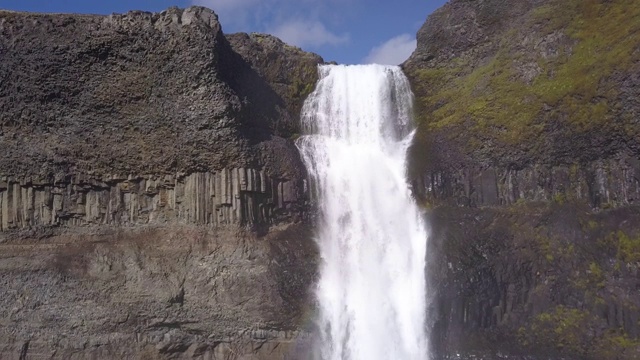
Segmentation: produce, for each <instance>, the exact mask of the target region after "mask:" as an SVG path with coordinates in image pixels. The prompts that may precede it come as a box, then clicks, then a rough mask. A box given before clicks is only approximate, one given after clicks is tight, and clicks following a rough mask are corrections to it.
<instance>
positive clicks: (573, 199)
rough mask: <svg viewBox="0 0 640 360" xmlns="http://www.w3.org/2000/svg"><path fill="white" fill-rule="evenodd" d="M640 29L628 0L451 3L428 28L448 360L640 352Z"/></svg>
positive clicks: (432, 161)
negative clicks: (455, 356)
mask: <svg viewBox="0 0 640 360" xmlns="http://www.w3.org/2000/svg"><path fill="white" fill-rule="evenodd" d="M639 30H640V8H638V6H637V3H636V2H635V1H629V0H614V1H599V0H594V1H573V0H571V1H556V0H517V1H503V0H452V1H450V2H449V3H448V4H446V5H445V6H443V7H442V8H441V9H439V10H437V11H436V12H434V13H433V14H432V15H431V16H430V17H429V18H428V19H427V21H426V23H425V24H424V26H423V27H422V28H421V29H420V31H419V33H418V46H417V49H416V51H415V52H414V54H413V55H412V56H411V58H410V59H409V60H407V62H406V63H405V64H403V67H404V70H405V71H406V73H407V75H408V77H409V78H410V81H411V83H412V87H413V89H414V92H415V95H416V107H417V120H418V132H417V135H416V138H415V142H414V144H413V148H412V150H411V154H410V160H409V161H410V181H412V183H413V189H414V193H415V194H416V196H417V197H418V198H419V199H420V200H421V201H423V202H425V204H427V205H428V206H429V207H430V208H431V210H430V214H431V219H432V226H433V235H432V240H431V243H430V257H431V259H432V260H431V262H430V274H431V275H432V277H431V281H432V289H433V299H432V307H433V311H432V315H433V317H434V318H433V321H434V330H433V332H432V334H433V344H434V349H435V350H436V352H437V353H438V354H439V355H442V356H448V355H451V354H456V353H463V354H476V355H480V356H482V357H483V358H501V357H500V356H512V357H515V358H518V357H524V356H525V355H529V356H540V357H542V358H548V357H552V358H554V357H559V358H571V359H637V358H639V357H640V339H639V338H638V335H639V334H638V313H637V311H638V308H640V298H639V297H638V293H637V288H638V283H637V282H638V278H637V265H638V260H639V258H638V256H637V255H638V252H637V250H638V249H640V226H638V224H639V223H640V218H638V214H639V210H638V206H639V205H640V202H639V201H640V176H638V174H639V173H638V169H639V168H638V164H640V143H639V139H640V119H639V117H638V114H639V112H640V107H639V104H638V101H637V99H638V96H637V95H638V93H637V88H638V86H636V84H637V79H638V76H637V74H638V73H639V72H640V51H639V49H640V36H639V34H640V32H639ZM509 358H510V357H509Z"/></svg>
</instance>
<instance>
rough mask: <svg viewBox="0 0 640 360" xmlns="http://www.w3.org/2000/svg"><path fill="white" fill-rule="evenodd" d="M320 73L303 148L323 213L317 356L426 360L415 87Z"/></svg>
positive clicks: (364, 75)
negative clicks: (414, 167)
mask: <svg viewBox="0 0 640 360" xmlns="http://www.w3.org/2000/svg"><path fill="white" fill-rule="evenodd" d="M319 74H320V80H319V82H318V84H317V86H316V89H315V91H314V92H313V93H312V94H311V95H310V96H309V98H308V99H307V101H306V102H305V105H304V108H303V111H302V121H303V127H304V130H305V134H306V135H303V136H302V137H301V138H299V139H298V140H297V145H298V147H299V149H300V151H301V153H302V156H303V159H304V161H305V164H306V166H307V169H308V170H309V173H310V179H311V181H310V183H311V184H310V186H311V190H312V192H313V194H314V196H315V198H316V200H317V202H318V204H319V209H320V220H319V221H320V224H318V229H319V232H318V234H317V242H318V245H319V248H320V253H321V256H322V265H321V269H320V280H319V283H318V287H317V290H316V295H317V299H318V303H319V311H320V314H319V319H318V321H319V328H320V332H321V351H320V357H321V359H322V360H417V359H427V358H428V343H427V336H426V333H425V311H426V304H425V302H426V301H425V299H426V283H425V255H426V254H425V253H426V242H427V230H426V225H425V223H424V221H423V220H422V216H421V213H420V210H419V209H418V207H417V206H416V204H415V202H414V201H413V199H412V197H411V193H410V190H409V187H408V184H407V182H406V152H407V148H408V146H409V143H410V141H411V138H412V118H411V115H412V94H411V90H410V88H409V83H408V81H407V79H406V78H405V76H404V74H403V73H402V71H401V70H400V68H398V67H394V66H382V65H355V66H342V65H327V66H321V67H320V69H319Z"/></svg>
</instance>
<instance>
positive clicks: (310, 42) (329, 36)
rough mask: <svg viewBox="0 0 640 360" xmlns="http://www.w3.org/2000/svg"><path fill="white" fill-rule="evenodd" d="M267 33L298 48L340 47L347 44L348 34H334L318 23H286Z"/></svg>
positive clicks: (295, 21)
mask: <svg viewBox="0 0 640 360" xmlns="http://www.w3.org/2000/svg"><path fill="white" fill-rule="evenodd" d="M268 32H269V33H270V34H273V35H275V36H277V37H279V38H280V39H282V41H284V42H286V43H289V44H292V45H296V46H299V47H306V46H321V45H340V44H345V43H347V42H349V35H348V34H340V35H338V34H334V33H332V32H331V31H329V30H327V28H326V27H325V26H324V24H322V23H321V22H319V21H303V20H293V21H288V22H285V23H282V24H280V25H278V26H276V27H275V28H273V29H271V30H270V31H268Z"/></svg>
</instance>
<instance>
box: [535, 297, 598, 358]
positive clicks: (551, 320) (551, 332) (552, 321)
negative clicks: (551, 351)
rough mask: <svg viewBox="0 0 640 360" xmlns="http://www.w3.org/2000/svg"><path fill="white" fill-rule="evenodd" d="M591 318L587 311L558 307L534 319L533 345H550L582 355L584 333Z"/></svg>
mask: <svg viewBox="0 0 640 360" xmlns="http://www.w3.org/2000/svg"><path fill="white" fill-rule="evenodd" d="M590 318H591V314H589V312H587V311H582V310H578V309H573V308H569V307H565V306H562V305H561V306H557V307H556V308H554V309H553V310H551V311H549V312H545V313H542V314H539V315H537V316H536V317H535V318H534V320H533V323H532V325H531V328H530V335H531V336H532V337H533V340H534V341H532V343H543V344H550V345H553V346H554V347H555V348H557V349H559V350H561V351H564V352H568V353H574V354H576V353H581V352H582V347H583V339H582V337H583V333H584V332H585V330H586V325H587V324H588V322H589V319H590Z"/></svg>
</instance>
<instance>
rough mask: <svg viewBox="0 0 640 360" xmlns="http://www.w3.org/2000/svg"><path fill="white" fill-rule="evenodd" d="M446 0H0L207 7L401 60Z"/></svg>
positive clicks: (298, 36)
mask: <svg viewBox="0 0 640 360" xmlns="http://www.w3.org/2000/svg"><path fill="white" fill-rule="evenodd" d="M445 2H446V0H395V1H392V0H102V1H99V0H0V9H9V10H23V11H37V12H77V13H93V14H110V13H114V12H116V13H120V12H126V11H128V10H146V11H161V10H164V9H166V8H168V7H169V6H174V5H175V6H179V7H186V6H189V5H204V6H207V7H210V8H212V9H213V10H214V11H215V12H216V13H218V15H219V16H220V22H221V23H222V28H223V31H224V32H225V33H232V32H238V31H244V32H254V31H255V32H266V33H270V34H274V35H276V36H278V37H280V38H281V39H283V40H284V41H286V42H288V43H290V44H293V45H297V46H300V47H301V48H303V49H305V50H308V51H313V52H316V53H318V54H320V55H322V57H323V58H324V59H325V60H327V61H331V60H335V61H337V62H339V63H346V64H357V63H367V62H378V63H387V64H398V63H400V62H402V61H404V60H405V59H406V58H407V57H408V56H409V54H410V53H411V52H412V51H413V49H414V48H415V34H416V32H417V31H418V29H419V28H420V26H421V25H422V23H423V22H424V20H425V19H426V17H427V15H428V14H430V13H431V12H433V11H434V10H435V9H437V8H438V7H440V6H442V5H443V4H444V3H445Z"/></svg>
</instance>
